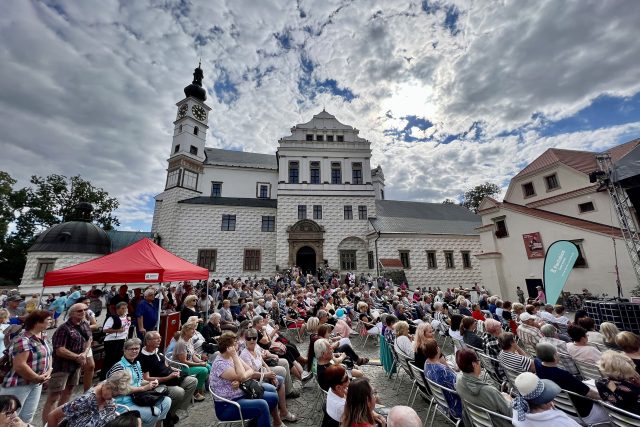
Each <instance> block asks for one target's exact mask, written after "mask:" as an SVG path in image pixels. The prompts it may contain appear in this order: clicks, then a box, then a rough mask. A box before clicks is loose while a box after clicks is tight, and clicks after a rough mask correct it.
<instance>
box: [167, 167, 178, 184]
mask: <svg viewBox="0 0 640 427" xmlns="http://www.w3.org/2000/svg"><path fill="white" fill-rule="evenodd" d="M179 182H180V169H174V170H172V171H169V173H167V186H166V187H165V188H172V187H176V186H177V185H178V183H179Z"/></svg>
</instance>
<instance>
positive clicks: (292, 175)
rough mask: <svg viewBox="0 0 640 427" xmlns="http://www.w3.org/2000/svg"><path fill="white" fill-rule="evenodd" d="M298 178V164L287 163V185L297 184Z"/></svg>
mask: <svg viewBox="0 0 640 427" xmlns="http://www.w3.org/2000/svg"><path fill="white" fill-rule="evenodd" d="M299 178H300V163H298V162H289V184H297V183H298V179H299Z"/></svg>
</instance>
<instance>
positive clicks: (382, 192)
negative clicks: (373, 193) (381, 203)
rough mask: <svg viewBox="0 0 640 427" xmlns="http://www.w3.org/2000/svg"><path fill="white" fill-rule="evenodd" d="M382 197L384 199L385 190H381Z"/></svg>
mask: <svg viewBox="0 0 640 427" xmlns="http://www.w3.org/2000/svg"><path fill="white" fill-rule="evenodd" d="M380 198H381V199H382V200H384V190H380Z"/></svg>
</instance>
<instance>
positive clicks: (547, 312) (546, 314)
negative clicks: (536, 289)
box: [538, 304, 558, 323]
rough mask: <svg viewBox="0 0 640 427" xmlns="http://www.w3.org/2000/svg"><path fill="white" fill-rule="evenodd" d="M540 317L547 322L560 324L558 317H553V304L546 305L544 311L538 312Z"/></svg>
mask: <svg viewBox="0 0 640 427" xmlns="http://www.w3.org/2000/svg"><path fill="white" fill-rule="evenodd" d="M538 316H539V317H540V318H541V319H542V320H544V321H545V322H549V323H558V322H557V320H556V316H554V315H553V306H552V305H551V304H547V305H545V306H544V310H542V311H539V312H538Z"/></svg>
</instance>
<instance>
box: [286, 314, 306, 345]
mask: <svg viewBox="0 0 640 427" xmlns="http://www.w3.org/2000/svg"><path fill="white" fill-rule="evenodd" d="M283 320H284V326H285V328H286V330H287V333H289V334H291V331H295V334H294V336H293V337H294V338H295V340H296V341H297V342H298V343H301V342H302V334H301V333H300V331H301V330H302V326H298V322H297V321H296V320H287V319H286V317H283ZM289 325H296V327H295V328H290V327H289Z"/></svg>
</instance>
